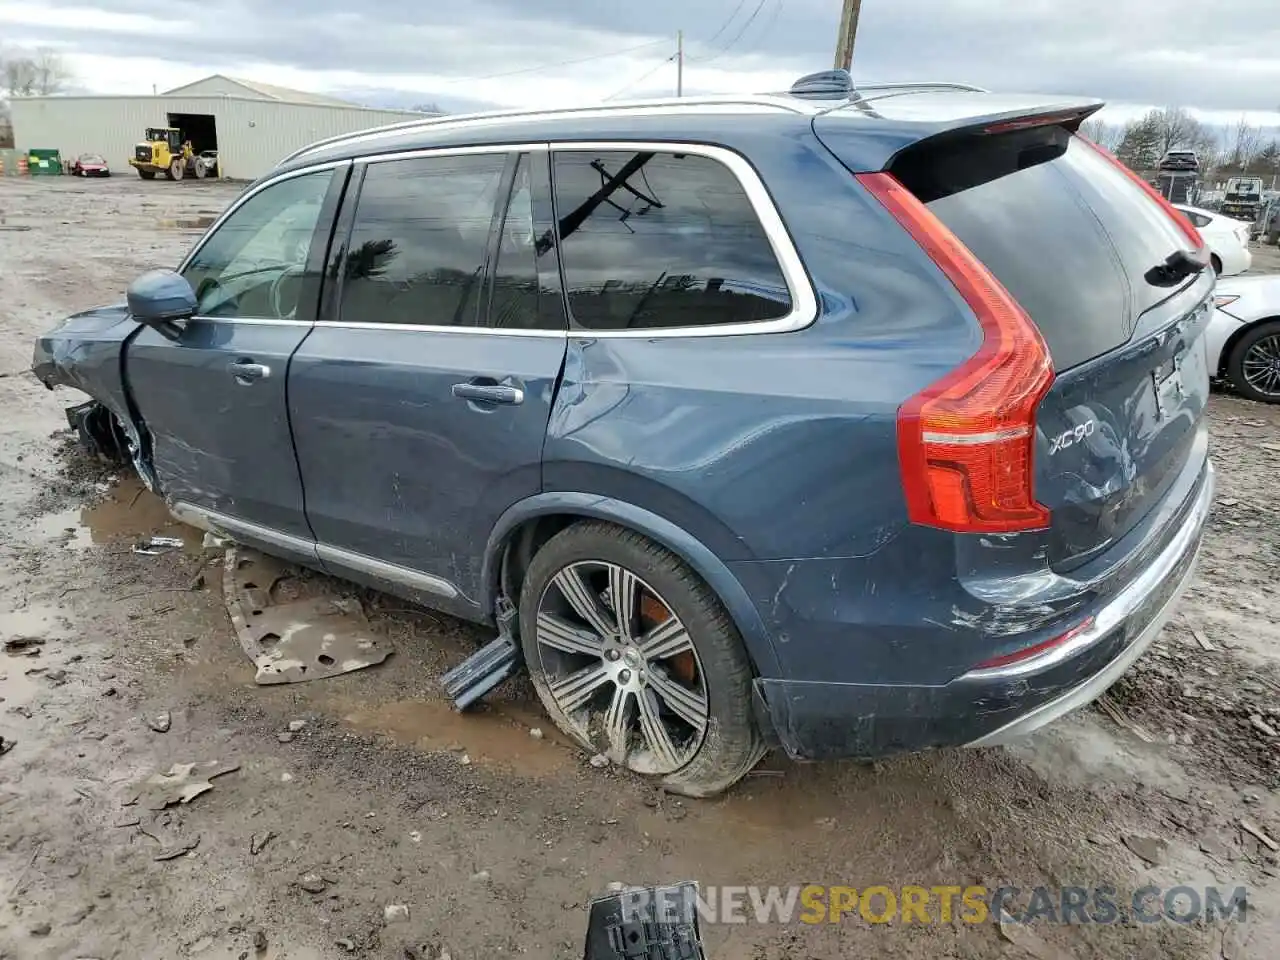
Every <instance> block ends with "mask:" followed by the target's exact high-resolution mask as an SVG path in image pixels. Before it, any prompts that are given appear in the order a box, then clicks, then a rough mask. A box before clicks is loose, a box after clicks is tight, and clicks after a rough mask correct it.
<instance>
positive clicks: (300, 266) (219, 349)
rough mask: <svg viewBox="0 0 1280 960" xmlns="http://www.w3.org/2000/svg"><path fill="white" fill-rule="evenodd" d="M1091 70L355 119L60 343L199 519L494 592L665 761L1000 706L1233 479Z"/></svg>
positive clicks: (1179, 311)
mask: <svg viewBox="0 0 1280 960" xmlns="http://www.w3.org/2000/svg"><path fill="white" fill-rule="evenodd" d="M1100 106H1101V104H1099V103H1098V102H1096V101H1092V100H1082V99H1073V98H1052V97H1045V96H1042V95H1036V96H1014V95H1005V94H992V93H987V92H984V91H979V90H975V89H973V88H967V87H963V86H962V85H949V84H920V85H896V86H878V87H876V86H872V87H860V88H854V87H853V86H852V84H851V83H849V81H848V78H847V75H842V74H831V75H825V76H817V77H814V78H808V79H806V80H805V81H802V82H801V83H799V84H797V86H796V87H795V88H793V90H792V91H791V92H790V93H787V94H781V95H768V96H749V97H720V98H712V99H685V100H676V101H665V102H658V103H637V104H626V105H618V106H605V107H597V108H585V109H575V110H565V111H560V112H541V113H537V112H528V113H508V114H491V115H481V116H475V117H458V118H444V119H432V120H423V121H421V122H410V123H405V124H399V125H396V126H393V127H388V128H382V129H378V130H374V131H369V132H366V133H361V134H356V135H351V136H346V137H341V138H337V139H333V140H329V141H324V142H321V143H318V144H315V145H314V146H311V147H309V148H307V149H305V150H302V151H300V152H299V153H297V154H295V155H293V156H291V157H289V158H288V159H287V160H285V161H284V162H283V163H282V164H281V165H280V166H279V167H278V168H277V169H276V170H275V171H273V172H272V173H271V174H270V175H268V176H266V177H264V178H263V179H262V180H260V181H259V182H257V183H255V184H254V185H252V186H251V187H250V188H248V189H247V190H246V191H245V192H244V193H243V195H242V196H241V197H240V198H239V199H237V200H236V201H235V202H234V203H233V204H232V206H231V207H230V209H228V210H227V211H226V213H225V214H224V215H223V216H222V217H221V219H220V220H218V221H217V223H215V224H214V225H213V227H212V228H211V229H210V230H209V232H208V233H207V234H206V235H205V237H204V238H203V239H202V240H201V241H200V242H199V243H198V245H197V246H196V248H195V249H194V250H193V251H192V253H191V254H190V255H189V256H188V258H187V259H186V261H185V262H184V263H183V264H182V265H181V267H180V269H179V271H178V272H177V274H172V273H169V274H162V275H159V276H156V275H151V276H148V277H147V278H144V280H142V281H140V282H139V283H138V284H136V285H135V287H134V288H132V289H131V296H130V303H129V304H124V305H120V306H115V307H108V308H103V309H99V310H95V311H92V312H89V313H87V314H83V315H80V316H77V317H74V318H71V319H70V320H68V321H67V322H66V323H65V324H64V325H63V326H61V327H60V328H59V329H57V330H55V331H53V332H51V333H50V334H48V335H47V336H45V337H42V338H41V339H40V340H39V342H38V343H37V346H36V354H35V363H34V368H35V371H36V373H37V375H38V376H39V377H40V378H41V379H42V380H43V381H44V382H45V383H46V384H48V385H49V386H54V385H58V384H63V385H69V386H74V387H78V388H80V389H82V390H84V391H86V392H88V393H89V394H90V395H91V396H92V397H93V398H94V399H95V400H96V401H97V402H98V404H100V405H101V409H102V410H103V411H104V413H103V416H104V417H105V418H106V419H107V420H108V421H109V427H108V428H107V429H109V430H110V431H111V432H113V433H114V434H115V435H116V436H118V437H119V438H120V440H121V441H122V446H123V447H124V448H126V449H127V450H128V452H129V454H130V456H131V459H132V460H133V463H134V464H135V466H136V467H137V469H138V470H139V472H140V473H141V474H142V476H143V477H144V479H145V480H146V481H147V483H148V484H149V485H151V486H152V487H153V488H154V489H155V490H156V491H158V492H159V493H160V494H162V495H163V496H164V497H165V498H166V499H167V501H168V502H169V504H170V505H171V508H172V509H173V510H174V512H175V513H176V514H177V515H178V516H180V517H182V518H183V519H186V520H188V521H190V522H193V523H195V524H197V525H200V526H203V527H205V528H208V529H213V530H217V531H219V532H221V533H223V534H225V535H228V536H230V537H232V538H234V539H236V540H240V541H243V542H245V543H249V544H253V545H255V546H257V547H260V548H262V549H264V550H267V551H270V552H272V553H275V554H279V555H281V556H284V557H288V558H290V559H292V560H295V561H297V562H300V563H303V564H307V565H309V566H312V567H315V568H318V569H322V570H326V571H329V572H331V573H334V574H337V575H340V576H343V577H347V578H350V579H352V580H356V581H360V582H363V583H367V584H371V585H375V586H377V587H380V588H382V589H385V590H388V591H392V592H396V593H399V594H402V595H404V596H407V597H409V598H411V599H413V600H415V601H418V602H420V603H423V604H427V605H429V606H432V607H435V608H437V609H440V610H443V611H447V612H450V613H453V614H456V615H457V616H460V617H464V618H467V619H471V620H475V621H481V622H495V621H497V620H501V621H502V622H503V625H504V626H505V627H507V628H509V629H510V631H511V632H512V635H513V636H515V637H516V638H518V642H519V644H520V648H521V651H522V654H523V660H524V663H525V664H526V665H527V668H528V669H529V671H530V673H531V675H532V678H533V681H534V685H535V687H536V689H537V692H538V694H539V696H540V697H541V699H542V701H543V703H544V705H545V707H546V709H547V711H548V712H549V713H550V715H551V717H552V718H553V719H554V720H555V722H556V723H557V724H558V725H559V726H560V727H561V728H562V729H563V730H565V731H566V732H567V733H568V734H570V735H571V736H572V737H574V738H575V739H576V740H577V741H579V742H580V743H582V744H583V745H584V746H587V747H589V748H590V749H592V750H598V751H601V752H603V753H606V754H607V755H608V756H610V757H611V758H612V759H613V760H614V762H616V763H619V764H623V765H625V766H627V767H628V768H630V769H632V770H634V771H637V772H639V773H642V774H647V775H651V776H654V777H657V778H661V780H662V782H663V783H664V784H665V785H666V786H667V788H668V789H671V790H675V791H680V792H684V793H688V794H693V795H706V794H710V793H714V792H716V791H719V790H722V789H724V788H725V787H727V786H728V785H729V784H731V783H733V782H734V781H735V780H736V779H738V778H739V777H741V776H743V775H744V774H745V773H746V772H747V771H748V770H749V769H750V768H751V766H752V765H753V764H754V763H755V762H756V761H757V760H758V759H759V758H760V756H761V755H762V753H763V752H764V751H765V750H766V749H767V748H768V746H769V745H770V744H771V743H777V744H780V745H781V746H782V747H783V748H784V749H785V750H786V751H787V752H788V753H789V754H790V755H791V756H793V757H797V758H806V759H822V758H836V757H876V756H882V755H885V754H890V753H894V752H899V751H909V750H919V749H924V748H930V747H938V746H944V745H957V744H987V743H994V742H999V741H1001V740H1003V739H1005V738H1008V737H1012V736H1015V735H1019V734H1022V733H1025V732H1027V731H1030V730H1032V729H1035V728H1037V727H1039V726H1040V725H1042V724H1045V723H1047V722H1049V721H1051V720H1053V719H1054V718H1056V717H1058V716H1060V715H1062V714H1063V713H1065V712H1067V711H1069V710H1071V709H1073V708H1075V707H1078V706H1080V705H1082V704H1084V703H1087V702H1089V701H1090V700H1091V699H1093V698H1094V697H1096V696H1098V695H1099V694H1100V693H1101V692H1102V691H1103V690H1105V689H1106V687H1107V686H1108V685H1109V684H1111V683H1112V682H1113V681H1114V680H1115V679H1116V678H1117V677H1118V676H1119V675H1120V674H1121V673H1122V672H1123V671H1124V670H1125V669H1126V668H1127V667H1128V666H1129V664H1130V663H1132V662H1133V660H1134V659H1135V658H1137V657H1138V656H1139V655H1140V654H1141V653H1142V651H1143V650H1144V649H1145V648H1146V646H1147V645H1148V644H1149V643H1150V642H1151V640H1152V639H1153V637H1154V636H1155V634H1156V633H1157V631H1158V630H1159V629H1160V627H1161V625H1162V623H1163V622H1164V621H1165V619H1167V617H1168V616H1169V614H1170V611H1171V608H1172V605H1173V604H1174V602H1175V600H1176V599H1177V597H1178V595H1179V593H1180V592H1181V591H1182V589H1183V588H1184V587H1185V586H1186V584H1187V582H1188V579H1189V578H1190V577H1191V574H1192V567H1193V564H1194V562H1195V558H1196V555H1197V552H1198V547H1199V542H1200V536H1201V531H1202V528H1203V525H1204V523H1205V518H1206V515H1207V512H1208V509H1209V505H1210V500H1211V497H1212V491H1213V470H1212V467H1211V465H1210V462H1209V459H1208V456H1207V437H1206V428H1205V423H1204V417H1203V414H1204V408H1205V403H1206V399H1207V396H1208V383H1209V377H1208V369H1207V366H1206V362H1205V348H1204V339H1203V332H1204V330H1205V327H1206V324H1207V322H1208V318H1209V314H1210V310H1211V305H1212V299H1211V294H1212V290H1213V271H1212V270H1206V269H1205V264H1206V263H1207V262H1208V258H1207V253H1206V251H1205V249H1204V244H1203V243H1202V242H1201V240H1200V237H1199V236H1198V234H1197V233H1196V231H1195V229H1194V227H1193V226H1192V225H1191V224H1190V223H1189V222H1187V221H1186V220H1185V219H1184V218H1183V217H1182V216H1181V215H1179V214H1178V213H1177V212H1176V211H1174V210H1172V209H1171V208H1170V207H1169V206H1168V205H1167V204H1166V203H1165V202H1164V201H1163V200H1161V199H1160V198H1159V197H1158V195H1156V194H1154V192H1153V191H1151V190H1150V188H1149V187H1147V186H1146V185H1145V184H1144V183H1142V182H1141V181H1140V180H1138V179H1137V178H1136V177H1134V176H1133V175H1131V174H1130V173H1128V172H1127V171H1126V170H1125V169H1124V168H1123V167H1121V166H1120V165H1119V164H1118V163H1117V162H1116V161H1115V160H1114V159H1113V158H1111V157H1110V156H1108V155H1107V154H1105V153H1104V152H1102V151H1101V150H1099V149H1098V148H1096V147H1095V146H1093V145H1092V144H1090V143H1089V142H1088V141H1086V140H1084V139H1083V138H1081V137H1080V136H1079V135H1078V134H1077V130H1078V128H1079V126H1080V124H1081V122H1082V121H1083V120H1084V119H1085V118H1086V117H1088V116H1089V115H1090V114H1092V113H1093V112H1094V111H1096V110H1097V109H1098V108H1099V107H1100Z"/></svg>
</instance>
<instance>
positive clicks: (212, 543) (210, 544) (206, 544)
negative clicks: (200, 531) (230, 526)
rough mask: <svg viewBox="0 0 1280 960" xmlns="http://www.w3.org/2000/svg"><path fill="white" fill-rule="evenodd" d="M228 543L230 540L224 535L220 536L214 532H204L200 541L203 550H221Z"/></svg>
mask: <svg viewBox="0 0 1280 960" xmlns="http://www.w3.org/2000/svg"><path fill="white" fill-rule="evenodd" d="M230 544H231V541H230V540H228V539H227V538H226V537H220V536H218V535H217V534H216V533H206V534H205V535H204V539H203V540H202V541H200V546H201V547H203V548H204V549H205V550H222V549H224V548H226V547H227V546H229V545H230Z"/></svg>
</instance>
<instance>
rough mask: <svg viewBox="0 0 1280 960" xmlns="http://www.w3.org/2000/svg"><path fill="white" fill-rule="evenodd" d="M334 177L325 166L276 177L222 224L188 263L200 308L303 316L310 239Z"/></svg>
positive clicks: (226, 315)
mask: <svg viewBox="0 0 1280 960" xmlns="http://www.w3.org/2000/svg"><path fill="white" fill-rule="evenodd" d="M332 177H333V171H332V170H321V171H317V172H315V173H308V174H304V175H302V176H299V177H290V178H289V179H287V180H281V181H280V182H278V183H274V184H272V185H271V186H269V187H266V188H265V189H263V190H261V191H259V192H258V193H255V194H254V195H253V196H252V197H250V198H249V199H248V200H246V201H245V202H244V203H243V204H241V205H240V206H239V207H238V208H237V209H236V211H235V212H234V213H232V214H231V215H230V216H229V217H228V218H227V219H226V220H224V221H223V222H222V223H221V224H220V225H219V226H218V228H217V230H215V231H214V233H213V234H212V235H211V236H210V237H209V238H208V239H207V240H206V241H205V243H204V245H203V246H201V248H200V249H199V251H197V252H196V254H195V256H194V257H192V258H191V261H190V262H189V263H188V264H187V266H186V269H184V270H183V276H184V277H186V279H187V282H188V283H190V284H191V289H193V290H194V291H195V293H196V302H197V306H196V313H197V314H198V315H200V316H205V317H218V318H222V319H234V318H236V317H251V318H265V319H272V320H287V319H294V318H296V317H297V313H298V306H299V299H300V297H301V293H302V289H303V277H304V274H305V272H306V266H307V257H308V255H309V254H310V252H311V239H312V237H313V236H314V235H315V232H316V226H317V224H318V223H319V220H320V211H321V209H322V206H323V204H324V198H325V194H326V193H327V192H328V190H329V181H330V180H331V179H332ZM304 319H310V317H306V318H304Z"/></svg>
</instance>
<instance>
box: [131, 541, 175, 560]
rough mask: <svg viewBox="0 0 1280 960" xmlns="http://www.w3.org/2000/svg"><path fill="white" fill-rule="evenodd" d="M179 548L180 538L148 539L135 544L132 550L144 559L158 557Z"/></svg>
mask: <svg viewBox="0 0 1280 960" xmlns="http://www.w3.org/2000/svg"><path fill="white" fill-rule="evenodd" d="M181 548H182V538H181V537H148V538H147V539H146V540H143V541H141V542H139V543H135V544H134V545H133V547H132V550H133V552H134V553H140V554H142V555H143V556H144V557H158V556H159V555H160V554H162V553H168V552H169V551H170V550H179V549H181Z"/></svg>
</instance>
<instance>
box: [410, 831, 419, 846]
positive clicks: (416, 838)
mask: <svg viewBox="0 0 1280 960" xmlns="http://www.w3.org/2000/svg"><path fill="white" fill-rule="evenodd" d="M409 839H410V840H412V841H413V842H414V843H421V842H422V831H421V830H410V831H409Z"/></svg>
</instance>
